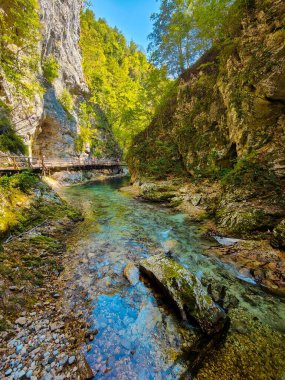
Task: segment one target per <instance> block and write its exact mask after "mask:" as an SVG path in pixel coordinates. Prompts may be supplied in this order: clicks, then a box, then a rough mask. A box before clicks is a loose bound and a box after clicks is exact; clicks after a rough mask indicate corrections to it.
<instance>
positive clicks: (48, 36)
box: [0, 0, 120, 159]
mask: <svg viewBox="0 0 285 380" xmlns="http://www.w3.org/2000/svg"><path fill="white" fill-rule="evenodd" d="M38 2H39V6H40V8H39V13H40V21H41V24H42V29H41V33H42V39H41V41H40V43H39V48H38V50H39V55H40V63H39V67H38V71H37V72H35V73H34V78H37V80H38V81H39V85H41V87H42V89H40V86H39V91H38V93H37V94H36V95H35V97H34V98H33V99H29V100H26V99H23V97H21V94H18V95H16V96H15V95H12V94H13V91H12V88H11V84H10V83H9V82H8V81H5V80H4V81H3V82H4V83H3V86H2V87H3V88H4V94H3V97H2V96H1V95H2V94H0V96H1V99H3V98H4V102H5V103H7V104H9V105H11V106H12V108H13V111H12V115H11V116H12V119H13V123H14V125H16V126H17V128H16V129H17V131H18V132H19V134H20V135H22V136H23V138H24V140H25V143H26V144H27V145H28V147H29V155H30V156H34V157H35V156H37V157H39V156H41V155H44V156H46V157H48V158H50V159H52V158H68V157H70V156H73V155H75V154H76V152H75V141H76V138H77V136H78V133H79V124H80V122H79V112H80V111H79V106H80V103H81V102H82V101H85V100H86V101H88V97H89V90H88V87H87V85H86V83H85V80H84V76H83V69H82V66H81V54H80V49H79V38H80V12H81V8H82V3H83V1H82V0H64V1H63V0H38ZM51 56H52V57H53V58H54V59H55V62H56V63H57V64H58V67H59V70H58V76H57V78H56V79H55V80H54V81H53V82H52V84H49V83H48V81H47V80H46V79H45V78H44V73H43V64H44V62H45V59H46V58H47V57H51ZM64 91H68V93H69V94H70V95H71V96H72V100H73V103H74V107H73V110H72V111H69V112H68V111H67V110H66V109H65V108H64V107H63V105H62V102H61V101H60V100H59V99H60V98H61V96H62V94H63V93H64ZM95 113H96V114H97V113H98V112H97V111H96V112H95ZM100 117H101V116H100ZM92 122H93V120H92ZM94 123H95V124H96V120H95V121H94ZM99 138H100V139H101V140H102V141H105V140H108V146H107V147H106V149H105V150H106V155H109V156H112V155H113V156H115V157H116V156H118V155H120V150H119V149H118V147H117V144H116V142H115V141H114V136H113V134H112V131H111V127H110V125H108V123H107V124H106V127H104V130H103V131H102V132H101V136H100V137H99ZM109 140H110V141H111V143H109V142H110V141H109ZM106 145H107V144H106ZM110 146H112V148H111V149H110ZM87 153H89V152H87Z"/></svg>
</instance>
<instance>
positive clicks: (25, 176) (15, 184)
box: [0, 171, 39, 193]
mask: <svg viewBox="0 0 285 380" xmlns="http://www.w3.org/2000/svg"><path fill="white" fill-rule="evenodd" d="M38 182H39V178H38V176H37V175H35V174H33V173H30V172H28V171H26V172H22V173H20V174H16V175H13V176H11V177H9V176H6V175H5V176H2V177H0V188H2V189H3V190H6V191H7V190H12V189H19V190H21V191H22V192H24V193H28V192H29V190H31V189H32V188H33V187H35V186H36V184H37V183H38Z"/></svg>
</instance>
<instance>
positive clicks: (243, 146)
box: [128, 0, 285, 232]
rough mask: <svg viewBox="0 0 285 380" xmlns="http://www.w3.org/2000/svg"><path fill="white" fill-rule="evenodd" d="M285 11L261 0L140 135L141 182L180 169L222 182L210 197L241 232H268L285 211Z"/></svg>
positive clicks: (196, 179)
mask: <svg viewBox="0 0 285 380" xmlns="http://www.w3.org/2000/svg"><path fill="white" fill-rule="evenodd" d="M284 16H285V5H284V2H282V1H280V0H270V1H261V0H256V1H255V5H254V7H253V8H251V9H250V10H247V11H245V14H244V18H243V19H242V21H241V25H240V27H239V28H238V30H236V31H235V33H234V34H233V35H231V36H229V39H228V41H230V42H227V43H225V44H223V45H221V46H218V47H215V48H213V49H212V50H211V51H209V52H207V53H206V54H205V55H204V56H203V57H202V58H201V59H200V60H199V61H198V62H197V63H196V64H195V65H194V66H193V67H192V68H190V69H189V70H188V71H187V72H185V73H184V74H183V75H182V76H181V78H180V79H179V81H178V83H177V85H176V86H175V88H174V89H173V91H172V94H170V95H169V97H168V100H167V102H166V103H165V104H164V105H162V106H161V110H160V111H159V112H158V114H157V115H156V117H155V118H154V120H153V122H152V124H151V125H150V126H149V128H147V130H146V131H144V132H143V133H141V134H140V135H138V136H137V138H136V139H135V142H134V144H133V147H132V149H131V153H130V155H129V159H128V161H129V166H130V171H131V173H132V176H133V180H134V181H135V180H137V179H144V178H149V177H154V178H156V179H166V178H167V177H168V176H173V175H174V176H184V178H186V179H188V180H190V181H191V182H192V183H193V184H194V183H195V184H196V185H197V186H196V187H197V189H196V191H198V192H201V186H202V185H203V184H205V183H206V187H208V188H209V186H210V187H213V191H216V188H218V190H217V191H216V194H215V196H214V197H213V194H211V199H210V200H209V199H207V195H205V196H204V202H205V203H206V205H207V209H208V212H209V213H213V214H214V215H215V216H216V218H217V219H218V221H219V223H220V225H222V226H223V227H225V228H228V229H229V230H231V231H235V232H246V231H254V230H264V231H266V230H267V229H272V228H273V227H274V226H275V225H276V224H277V223H278V222H279V221H280V220H281V219H282V217H284V215H285V200H284V181H285V159H284V157H285V92H284V88H285V32H284V19H285V18H284ZM205 181H206V182H205ZM199 186H200V189H199ZM214 189H215V190H214ZM213 191H212V193H213ZM208 192H209V191H208Z"/></svg>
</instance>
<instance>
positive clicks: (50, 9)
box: [39, 0, 88, 94]
mask: <svg viewBox="0 0 285 380" xmlns="http://www.w3.org/2000/svg"><path fill="white" fill-rule="evenodd" d="M39 3H40V7H41V22H42V24H43V28H44V31H43V42H42V58H44V57H45V56H48V55H50V54H51V55H53V56H54V57H55V58H56V61H57V62H58V64H59V65H60V75H59V78H58V79H57V80H56V81H55V87H63V88H64V87H66V88H68V89H69V91H70V92H71V93H73V94H82V93H84V92H87V91H88V89H87V85H86V83H85V81H84V77H83V71H82V66H81V55H80V50H79V47H78V42H79V38H80V11H81V7H82V0H65V1H61V0H39Z"/></svg>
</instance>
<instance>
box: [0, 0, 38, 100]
mask: <svg viewBox="0 0 285 380" xmlns="http://www.w3.org/2000/svg"><path fill="white" fill-rule="evenodd" d="M38 10H39V5H38V1H37V0H14V1H12V2H11V1H10V0H2V1H1V5H0V66H1V69H2V70H1V75H0V79H1V77H2V76H3V77H4V78H5V79H6V80H7V81H8V82H9V83H11V84H12V86H11V88H10V90H11V91H12V92H13V94H14V95H15V96H19V95H20V96H21V97H31V96H33V95H34V94H35V93H36V92H39V91H40V86H39V84H38V82H37V79H36V76H35V74H34V73H35V71H36V70H37V65H38V62H39V56H38V53H37V48H38V42H39V40H40V33H39V31H40V20H39V14H38Z"/></svg>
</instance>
